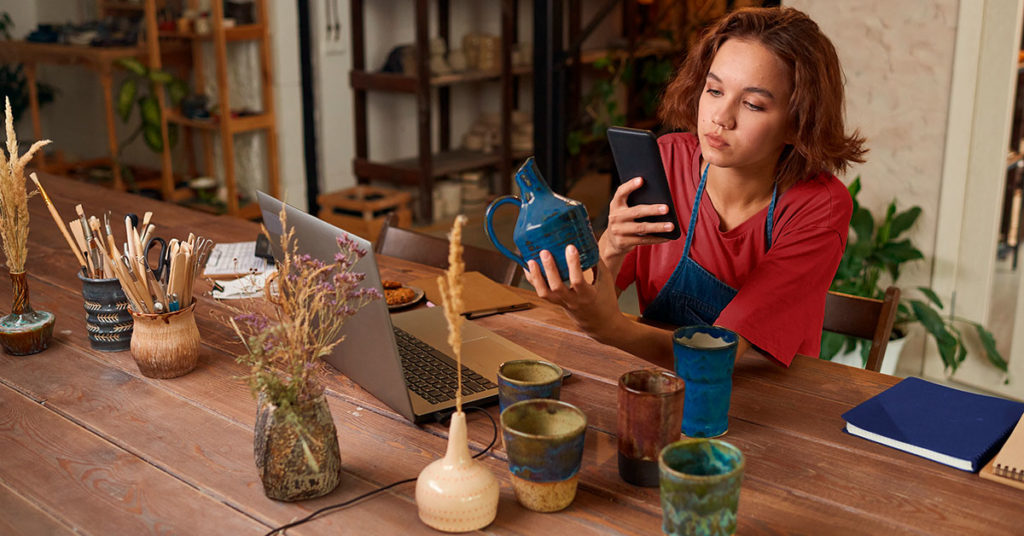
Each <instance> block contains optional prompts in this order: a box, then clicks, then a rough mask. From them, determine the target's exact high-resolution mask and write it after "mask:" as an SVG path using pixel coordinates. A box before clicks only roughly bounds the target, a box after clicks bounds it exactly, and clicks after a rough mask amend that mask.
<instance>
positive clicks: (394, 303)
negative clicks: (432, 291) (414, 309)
mask: <svg viewBox="0 0 1024 536" xmlns="http://www.w3.org/2000/svg"><path fill="white" fill-rule="evenodd" d="M381 285H382V286H383V287H384V300H385V301H387V303H388V309H390V310H392V311H394V310H395V309H402V308H404V307H409V306H410V305H413V304H416V303H419V301H420V300H422V299H423V289H420V288H417V287H410V286H408V285H403V284H402V283H400V282H398V281H392V280H389V279H384V280H382V281H381Z"/></svg>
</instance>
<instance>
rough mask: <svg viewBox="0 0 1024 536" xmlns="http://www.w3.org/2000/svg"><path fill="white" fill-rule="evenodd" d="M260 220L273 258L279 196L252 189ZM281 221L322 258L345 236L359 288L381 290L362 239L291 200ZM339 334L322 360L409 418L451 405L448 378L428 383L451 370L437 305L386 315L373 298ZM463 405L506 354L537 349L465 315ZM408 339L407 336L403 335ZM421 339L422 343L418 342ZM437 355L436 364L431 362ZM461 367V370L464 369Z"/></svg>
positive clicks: (487, 394) (485, 387)
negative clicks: (361, 252)
mask: <svg viewBox="0 0 1024 536" xmlns="http://www.w3.org/2000/svg"><path fill="white" fill-rule="evenodd" d="M257 196H258V198H259V203H260V209H261V211H262V212H263V224H264V226H266V228H267V231H268V232H269V233H270V244H271V248H272V250H273V252H274V257H275V258H280V257H281V241H280V237H281V231H282V228H281V220H280V217H279V214H280V212H281V205H282V203H281V201H278V200H277V199H274V198H273V197H271V196H269V195H267V194H265V193H263V192H258V193H257ZM285 206H286V207H287V208H286V214H287V217H288V226H289V227H293V228H294V229H295V239H296V241H297V242H298V251H299V252H301V253H306V254H309V255H311V256H313V257H315V258H317V259H320V260H322V261H324V262H327V263H330V262H333V260H334V254H335V253H337V252H338V245H337V241H336V240H337V237H339V236H348V237H349V238H351V239H352V240H354V241H355V242H356V243H357V244H359V247H360V248H362V249H365V250H366V255H365V256H364V257H363V258H362V259H360V260H359V262H357V263H356V265H355V267H354V270H355V271H356V272H362V273H364V274H366V278H365V279H363V283H362V286H363V287H367V288H369V287H372V288H376V289H377V290H378V291H381V294H383V289H382V287H381V282H380V272H379V271H378V269H377V260H376V258H375V257H374V255H373V247H372V246H371V244H370V242H369V241H367V240H365V239H363V238H361V237H359V236H356V235H354V234H351V233H348V232H346V231H343V230H341V229H339V228H337V227H335V226H334V225H331V224H329V223H327V222H325V221H323V220H321V219H319V218H317V217H315V216H312V215H310V214H307V213H305V212H303V211H301V210H299V209H297V208H295V207H293V206H291V205H285ZM342 333H343V334H344V335H345V340H344V341H343V342H342V343H341V344H339V345H338V346H336V347H335V348H334V351H333V352H332V353H331V354H330V355H329V356H327V357H326V358H325V359H326V361H327V362H328V363H330V364H331V365H334V366H335V367H336V368H337V369H338V370H340V371H341V372H342V373H343V374H345V375H346V376H348V377H349V378H350V379H351V380H352V381H354V382H356V383H358V384H359V385H360V386H361V387H362V388H363V389H366V390H367V391H369V392H370V394H372V395H374V396H376V397H377V398H379V399H380V400H381V402H384V403H385V404H387V405H388V406H390V407H391V408H392V409H394V410H395V411H397V412H398V413H400V414H402V415H403V416H404V417H405V418H407V419H409V420H411V421H414V422H423V421H428V420H432V419H436V418H438V417H439V416H440V415H443V414H444V413H446V410H449V409H451V408H453V407H454V406H455V381H454V380H449V381H450V382H451V383H450V384H448V387H446V388H444V387H442V386H439V385H436V383H435V385H430V381H431V380H433V381H434V382H436V381H437V380H438V378H439V377H440V376H444V375H454V374H455V359H454V357H452V356H453V355H454V354H453V353H452V349H451V346H449V345H448V342H447V338H448V324H447V321H446V320H445V318H444V312H443V310H442V309H441V307H430V308H420V309H416V310H413V311H409V312H405V313H400V314H394V315H391V314H389V311H388V307H387V304H386V303H385V302H384V300H375V301H372V302H370V303H369V304H368V305H366V306H365V307H363V308H362V309H361V310H360V311H359V312H358V313H357V314H356V315H355V316H353V317H351V318H349V319H348V320H347V321H346V322H345V325H344V327H343V329H342ZM462 339H463V343H462V365H463V367H464V369H463V404H466V405H483V404H487V403H491V402H494V401H495V400H497V397H498V388H497V383H498V379H497V374H498V366H499V365H500V364H501V363H503V362H505V361H509V360H512V359H541V357H540V356H538V355H537V354H534V353H533V352H530V351H529V350H527V349H525V348H523V347H521V346H519V345H517V344H515V343H513V342H511V341H509V340H508V339H505V338H504V337H501V336H500V335H498V334H496V333H494V332H492V331H490V330H487V329H485V328H483V327H480V326H478V325H475V324H473V323H472V322H465V323H463V327H462ZM410 341H411V342H410ZM424 343H425V345H424ZM437 361H440V363H437ZM466 369H469V370H468V371H467V370H466Z"/></svg>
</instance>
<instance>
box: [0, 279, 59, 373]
mask: <svg viewBox="0 0 1024 536" xmlns="http://www.w3.org/2000/svg"><path fill="white" fill-rule="evenodd" d="M10 275H11V284H12V286H13V295H14V298H13V300H12V303H11V314H9V315H6V316H4V317H0V345H2V346H3V348H4V351H5V352H7V353H8V354H11V355H28V354H34V353H37V352H41V351H43V350H45V349H46V347H47V346H49V345H50V339H51V338H53V322H54V316H53V313H48V312H46V311H35V310H33V309H32V306H31V305H30V304H29V301H28V276H27V274H26V273H25V272H10Z"/></svg>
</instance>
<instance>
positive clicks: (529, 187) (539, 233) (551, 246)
mask: <svg viewBox="0 0 1024 536" xmlns="http://www.w3.org/2000/svg"><path fill="white" fill-rule="evenodd" d="M515 177H516V185H517V186H519V192H520V197H514V196H511V195H506V196H502V197H499V198H498V199H495V200H494V202H493V203H491V205H490V206H489V207H487V214H486V229H487V236H488V237H489V238H490V239H491V242H492V243H493V244H494V247H496V248H497V249H498V251H499V252H501V254H502V255H504V256H506V257H508V258H509V259H512V260H514V261H516V263H518V264H519V265H520V266H522V267H523V269H527V265H526V263H527V261H530V260H535V261H537V263H538V264H540V263H541V261H540V252H541V251H543V250H547V251H549V252H550V253H551V255H552V256H553V257H554V258H555V264H556V265H557V267H558V272H559V276H560V277H561V279H562V281H567V280H568V279H569V268H568V266H567V265H566V262H565V248H566V246H568V245H570V244H572V245H574V246H576V251H578V252H579V256H580V265H581V266H582V268H583V270H584V271H586V270H589V269H590V268H591V267H593V266H594V265H595V264H597V262H598V261H599V260H600V258H601V257H600V253H599V252H598V249H597V238H595V237H594V229H593V228H592V227H591V226H590V218H589V217H588V216H587V209H586V207H584V206H583V204H582V203H580V202H579V201H576V200H574V199H569V198H566V197H562V196H560V195H558V194H556V193H554V192H552V191H551V188H550V187H548V184H547V183H546V182H544V178H543V177H542V176H541V174H540V171H539V170H538V169H537V164H536V163H535V162H534V160H533V157H532V156H531V157H530V158H528V159H527V160H526V162H525V163H524V164H523V165H522V167H520V168H519V170H518V171H516V176H515ZM504 204H513V205H517V206H518V207H519V217H518V218H517V219H516V226H515V229H514V230H513V232H512V241H513V242H514V243H515V245H516V248H518V249H519V252H520V253H521V254H522V256H520V255H516V254H515V253H513V252H512V251H510V250H509V249H508V248H506V247H505V246H504V245H503V244H502V243H501V241H500V240H498V237H497V235H495V233H494V224H493V218H494V212H495V210H497V209H498V207H500V206H501V205H504ZM541 268H542V269H543V265H542V266H541Z"/></svg>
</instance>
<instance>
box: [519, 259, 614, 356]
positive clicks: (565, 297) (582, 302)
mask: <svg viewBox="0 0 1024 536" xmlns="http://www.w3.org/2000/svg"><path fill="white" fill-rule="evenodd" d="M540 260H541V263H542V264H543V265H544V270H543V271H541V269H540V265H538V264H537V261H534V260H531V261H529V263H528V266H529V268H530V269H529V270H528V271H527V272H526V280H527V281H529V282H530V284H531V285H533V288H534V289H535V290H536V291H537V295H538V296H540V297H541V298H543V299H545V300H547V301H549V302H551V303H554V304H556V305H560V306H562V307H563V308H564V309H565V310H566V312H568V313H569V316H571V317H572V318H573V320H575V321H576V323H577V324H578V325H579V327H580V329H582V330H584V331H585V332H587V334H588V335H590V336H591V337H593V338H594V339H596V340H598V341H601V342H605V343H610V344H613V343H612V341H610V340H608V338H607V337H608V336H609V335H611V336H614V335H613V334H614V331H615V329H614V326H615V323H616V322H617V321H621V320H622V319H623V318H624V317H623V316H622V315H621V314H620V313H619V302H618V299H617V298H616V295H615V285H614V284H613V281H612V276H611V272H609V271H608V267H607V266H605V264H604V262H603V261H598V263H597V265H596V266H595V267H594V271H593V281H587V278H586V277H585V274H584V272H583V269H582V267H581V265H580V255H579V251H578V250H577V249H576V247H575V246H572V245H570V246H568V247H566V248H565V260H566V264H567V265H568V267H569V286H566V284H565V282H563V281H562V279H561V277H560V276H559V275H558V266H557V265H556V264H555V258H554V256H552V255H551V253H550V252H548V251H546V250H545V251H542V252H541V253H540Z"/></svg>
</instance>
